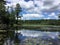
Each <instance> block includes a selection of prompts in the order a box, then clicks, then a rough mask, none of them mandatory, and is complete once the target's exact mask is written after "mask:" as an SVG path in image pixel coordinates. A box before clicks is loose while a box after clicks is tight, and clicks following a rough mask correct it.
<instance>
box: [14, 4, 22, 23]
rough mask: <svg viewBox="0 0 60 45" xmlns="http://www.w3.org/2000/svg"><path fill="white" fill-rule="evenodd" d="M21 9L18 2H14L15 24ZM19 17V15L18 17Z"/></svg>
mask: <svg viewBox="0 0 60 45" xmlns="http://www.w3.org/2000/svg"><path fill="white" fill-rule="evenodd" d="M21 11H22V9H21V7H20V4H16V8H15V13H16V17H17V22H16V23H17V24H18V18H19V13H20V12H21ZM20 18H21V17H20Z"/></svg>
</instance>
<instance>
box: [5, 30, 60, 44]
mask: <svg viewBox="0 0 60 45" xmlns="http://www.w3.org/2000/svg"><path fill="white" fill-rule="evenodd" d="M13 34H14V36H13V35H12V37H13V38H12V39H11V37H9V38H7V39H6V40H5V41H4V45H60V32H54V31H53V32H50V31H39V30H27V29H20V30H16V31H14V33H13ZM16 43H17V44H16Z"/></svg>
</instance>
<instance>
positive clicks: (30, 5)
mask: <svg viewBox="0 0 60 45" xmlns="http://www.w3.org/2000/svg"><path fill="white" fill-rule="evenodd" d="M7 1H9V2H11V4H7V5H6V6H13V7H15V5H16V3H19V4H20V5H21V7H22V8H24V9H26V11H27V12H28V14H25V15H23V17H22V19H31V18H32V19H34V18H37V19H38V18H39V19H40V18H43V17H44V16H43V15H41V12H42V11H45V12H52V13H51V14H50V15H48V16H49V17H47V18H45V17H44V19H51V18H52V17H53V18H56V19H58V16H56V14H55V13H53V12H54V11H56V10H60V0H47V1H48V2H49V1H51V2H49V3H48V2H46V3H44V1H45V0H34V2H33V1H31V0H30V1H28V2H26V1H24V0H7ZM35 5H37V6H35ZM29 13H32V14H29ZM34 13H35V14H34Z"/></svg>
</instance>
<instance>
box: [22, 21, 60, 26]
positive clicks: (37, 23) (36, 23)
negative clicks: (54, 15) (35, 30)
mask: <svg viewBox="0 0 60 45" xmlns="http://www.w3.org/2000/svg"><path fill="white" fill-rule="evenodd" d="M22 23H23V24H27V25H28V24H33V25H34V24H35V25H60V20H25V21H22Z"/></svg>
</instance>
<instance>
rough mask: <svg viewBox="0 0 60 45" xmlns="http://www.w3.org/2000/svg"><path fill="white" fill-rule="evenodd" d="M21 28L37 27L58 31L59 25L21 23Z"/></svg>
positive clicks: (59, 29)
mask: <svg viewBox="0 0 60 45" xmlns="http://www.w3.org/2000/svg"><path fill="white" fill-rule="evenodd" d="M23 28H26V29H38V30H52V31H53V30H56V31H60V26H58V25H38V24H23Z"/></svg>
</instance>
